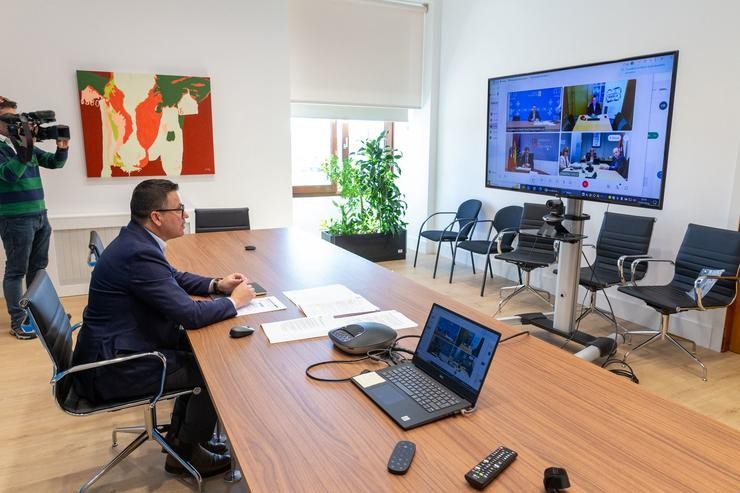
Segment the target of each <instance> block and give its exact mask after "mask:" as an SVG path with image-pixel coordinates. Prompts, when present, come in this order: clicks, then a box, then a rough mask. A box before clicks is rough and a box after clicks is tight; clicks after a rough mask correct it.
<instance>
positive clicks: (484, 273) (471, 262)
mask: <svg viewBox="0 0 740 493" xmlns="http://www.w3.org/2000/svg"><path fill="white" fill-rule="evenodd" d="M470 265H472V266H473V274H475V259H474V258H473V252H472V251H471V252H470ZM485 275H486V271H483V276H485Z"/></svg>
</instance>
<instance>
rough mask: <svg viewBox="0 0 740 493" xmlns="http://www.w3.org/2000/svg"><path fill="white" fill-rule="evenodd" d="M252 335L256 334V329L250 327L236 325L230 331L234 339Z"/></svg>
mask: <svg viewBox="0 0 740 493" xmlns="http://www.w3.org/2000/svg"><path fill="white" fill-rule="evenodd" d="M252 334H254V327H250V326H249V325H236V326H234V327H232V328H231V330H230V331H229V335H230V336H231V337H233V338H234V339H238V338H240V337H245V336H251V335H252Z"/></svg>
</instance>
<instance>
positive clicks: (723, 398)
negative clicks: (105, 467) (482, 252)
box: [0, 256, 740, 492]
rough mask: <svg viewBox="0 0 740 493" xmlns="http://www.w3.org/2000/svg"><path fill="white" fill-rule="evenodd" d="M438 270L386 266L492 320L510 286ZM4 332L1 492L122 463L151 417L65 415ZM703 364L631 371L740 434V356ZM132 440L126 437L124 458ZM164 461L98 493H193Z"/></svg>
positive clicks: (672, 356)
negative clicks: (134, 434) (130, 429)
mask: <svg viewBox="0 0 740 493" xmlns="http://www.w3.org/2000/svg"><path fill="white" fill-rule="evenodd" d="M433 262H434V258H433V257H431V256H422V257H420V259H419V265H418V267H417V268H416V269H414V268H413V267H412V266H411V260H406V261H395V262H386V263H384V264H382V265H384V266H385V267H387V268H389V269H391V270H393V271H396V272H398V273H399V274H401V275H404V276H406V277H408V278H410V279H413V280H415V281H417V282H419V283H421V284H424V285H425V286H428V287H430V288H432V289H435V290H437V291H439V292H440V293H444V294H445V295H448V296H451V297H453V298H455V299H458V300H460V301H462V302H464V303H466V304H468V305H470V306H473V307H475V308H477V309H478V310H480V311H482V312H484V313H489V314H493V313H494V311H495V310H496V304H497V302H498V288H499V287H500V286H504V285H508V284H511V281H509V280H506V279H502V278H494V279H492V280H489V282H488V284H487V286H486V295H485V296H484V297H482V298H481V297H480V296H479V291H480V282H481V277H480V276H481V274H480V272H479V273H478V274H477V275H475V276H473V275H472V273H471V272H470V268H469V267H467V266H462V265H461V266H459V267H458V268H457V269H456V274H455V280H454V282H453V283H452V284H448V282H447V276H446V275H445V273H449V271H448V270H447V269H449V264H448V263H446V262H445V261H443V260H441V261H440V264H441V265H440V269H441V270H440V273H441V275H440V276H438V278H437V279H436V280H433V279H432V266H433ZM371 301H372V300H371ZM63 302H64V304H65V308H66V309H67V311H68V312H70V313H71V314H72V319H73V320H79V319H80V316H81V313H82V309H83V308H84V306H85V303H86V297H85V296H77V297H70V298H65V299H63ZM547 309H548V307H547V305H546V304H544V303H542V302H540V301H538V300H537V299H536V298H535V297H534V296H531V295H528V294H523V295H521V296H519V297H517V298H515V299H514V300H512V301H511V302H510V303H509V304H508V305H507V306H506V307H505V309H504V310H503V312H502V313H501V314H499V316H506V315H512V314H515V313H521V312H528V311H545V310H547ZM656 320H657V317H656ZM625 325H626V326H628V327H629V324H625ZM0 327H2V333H0V367H1V368H2V371H3V380H2V381H3V385H2V392H1V393H0V413H1V414H2V416H3V419H2V421H0V436H2V441H1V442H0V443H1V444H2V446H0V492H6V491H8V492H9V491H33V492H37V491H38V492H69V491H76V490H77V489H78V488H79V486H80V485H81V484H82V483H84V482H85V481H86V480H87V479H89V478H90V477H91V476H92V475H93V474H94V473H95V471H96V470H97V469H98V468H99V467H100V466H101V465H102V464H104V463H105V462H106V461H107V460H109V459H110V458H112V457H113V456H114V455H115V454H116V453H117V449H113V448H111V446H110V445H111V441H110V440H111V434H110V432H111V430H112V429H113V428H114V427H117V426H132V425H138V424H141V422H142V420H143V411H141V410H129V411H119V412H115V413H106V414H101V415H97V416H89V417H83V418H77V417H72V416H68V415H66V414H64V413H63V412H62V411H61V410H59V409H58V408H57V407H56V406H55V405H54V402H53V399H52V397H51V393H50V386H49V377H50V375H51V366H50V363H49V359H48V357H47V355H46V353H45V352H44V350H43V348H42V347H41V344H40V343H39V342H38V341H34V340H32V341H18V340H16V339H15V338H14V337H12V336H10V335H8V334H7V332H6V330H7V329H6V328H7V327H8V319H7V314H6V313H2V315H0ZM530 329H531V327H530ZM581 329H583V330H586V331H588V332H590V333H592V334H595V335H606V334H608V333H609V332H610V331H611V328H610V327H609V324H608V323H607V322H605V321H604V320H602V319H600V318H599V317H596V316H592V317H588V318H587V319H586V321H585V322H584V324H582V325H581ZM533 333H534V334H535V335H536V336H538V337H542V338H545V339H548V340H551V341H552V342H553V343H554V344H558V345H562V343H563V340H562V339H557V338H554V337H553V336H550V334H548V333H546V332H544V331H540V330H538V329H533ZM636 340H637V338H636ZM571 345H572V346H573V350H577V349H578V348H577V346H576V345H575V344H571ZM625 348H627V349H625ZM624 350H628V347H627V346H625V347H621V348H620V352H619V353H620V354H623V352H624ZM699 354H700V356H701V357H702V359H703V360H704V362H705V364H706V365H707V367H708V369H709V381H708V382H703V381H702V380H701V378H700V377H699V375H700V372H699V369H698V367H697V366H696V365H695V364H694V363H693V362H692V361H691V360H690V359H689V358H688V357H687V356H685V355H683V354H681V353H679V352H678V351H676V350H675V349H673V348H671V347H669V346H668V345H664V344H656V345H653V346H651V347H648V348H646V349H644V350H641V351H638V352H637V353H635V354H634V355H632V356H631V357H630V363H631V365H632V367H633V368H634V370H635V371H636V373H637V375H638V377H639V379H640V384H641V385H643V386H644V387H647V388H649V389H652V390H653V391H655V392H656V393H658V394H661V395H663V396H665V397H668V398H669V399H672V400H674V401H676V402H679V403H681V404H683V405H685V406H687V407H690V408H692V409H695V410H696V411H698V412H700V413H702V414H705V415H707V416H710V417H712V418H714V419H717V420H719V421H722V422H724V423H726V424H728V425H730V426H733V427H735V428H737V429H740V412H739V411H740V355H738V354H734V353H722V354H720V353H715V352H713V351H709V350H700V351H699ZM614 405H619V403H614ZM169 412H170V407H169V406H168V405H163V406H161V409H160V420H161V421H165V420H168V416H169ZM130 437H131V435H129V436H126V435H121V438H120V442H121V444H122V445H120V446H119V449H120V448H121V447H123V446H125V444H127V443H128V440H129V439H130ZM164 457H165V456H164V455H163V454H162V453H160V450H159V448H158V447H157V446H155V445H154V444H152V443H145V444H144V445H142V447H140V449H139V450H138V451H136V452H135V453H134V454H133V455H132V456H131V457H130V458H129V459H127V460H125V461H124V462H122V463H121V464H119V465H118V466H116V467H115V468H114V469H113V470H112V471H111V472H110V473H109V474H108V475H106V476H105V477H104V478H103V479H101V481H100V483H99V484H98V486H97V488H93V491H100V492H120V491H126V492H153V491H156V492H174V491H178V492H180V491H191V489H190V487H189V485H188V483H186V482H185V481H184V480H183V479H181V478H177V477H174V476H171V475H169V474H167V473H165V472H164V471H163V469H162V466H163V463H164ZM207 491H209V492H245V491H248V487H247V485H246V484H245V483H244V482H243V481H242V482H239V483H236V484H233V485H229V484H226V483H224V482H223V480H222V478H221V477H220V476H219V477H216V478H211V479H210V480H208V481H207Z"/></svg>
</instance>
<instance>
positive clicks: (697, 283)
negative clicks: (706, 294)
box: [694, 275, 740, 311]
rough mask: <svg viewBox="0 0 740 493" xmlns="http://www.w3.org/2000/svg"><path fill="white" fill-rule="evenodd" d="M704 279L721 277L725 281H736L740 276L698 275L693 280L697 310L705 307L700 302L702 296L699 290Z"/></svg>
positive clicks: (702, 309)
mask: <svg viewBox="0 0 740 493" xmlns="http://www.w3.org/2000/svg"><path fill="white" fill-rule="evenodd" d="M706 279H718V280H719V279H723V280H726V281H735V282H738V281H739V280H740V277H738V276H712V275H707V276H699V277H697V278H696V279H695V280H694V294H695V295H696V305H697V306H698V307H699V310H701V311H705V310H706V308H704V305H703V304H702V301H701V298H702V292H701V283H702V281H704V280H706Z"/></svg>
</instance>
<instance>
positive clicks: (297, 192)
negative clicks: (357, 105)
mask: <svg viewBox="0 0 740 493" xmlns="http://www.w3.org/2000/svg"><path fill="white" fill-rule="evenodd" d="M340 121H341V132H342V134H341V135H342V138H341V153H339V152H338V146H339V142H338V140H337V126H338V125H339V122H340ZM350 121H351V120H337V119H333V120H331V123H330V126H331V131H330V132H331V136H330V138H329V156H335V155H336V156H340V158H341V160H342V161H344V160H345V159H347V158H348V157H349V122H350ZM383 129H384V130H385V131H386V136H385V142H386V145H389V146H390V147H391V148H393V122H388V121H386V122H383ZM291 167H292V163H291ZM338 195H339V188H338V186H337V184H336V182H332V183H330V184H328V185H293V197H294V198H296V197H335V196H338Z"/></svg>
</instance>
